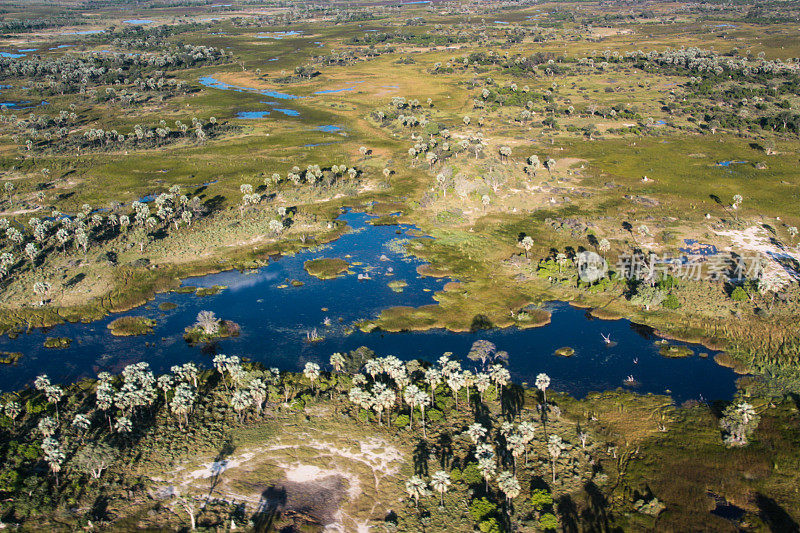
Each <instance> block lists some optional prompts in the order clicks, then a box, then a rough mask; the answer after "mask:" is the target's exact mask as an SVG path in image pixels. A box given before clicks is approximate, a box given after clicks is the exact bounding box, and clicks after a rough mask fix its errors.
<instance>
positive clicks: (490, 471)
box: [478, 452, 497, 490]
mask: <svg viewBox="0 0 800 533" xmlns="http://www.w3.org/2000/svg"><path fill="white" fill-rule="evenodd" d="M478 468H479V469H480V471H481V474H483V480H484V482H485V483H486V489H487V490H488V489H489V480H491V479H492V478H493V477H494V475H495V473H496V472H497V466H496V465H495V462H494V452H492V454H491V455H482V456H480V457H478Z"/></svg>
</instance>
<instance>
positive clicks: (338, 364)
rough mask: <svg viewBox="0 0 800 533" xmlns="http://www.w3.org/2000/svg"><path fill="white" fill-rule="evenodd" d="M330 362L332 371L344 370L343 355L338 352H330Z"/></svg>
mask: <svg viewBox="0 0 800 533" xmlns="http://www.w3.org/2000/svg"><path fill="white" fill-rule="evenodd" d="M330 363H331V368H333V371H334V372H341V371H342V370H344V363H345V361H344V356H343V355H342V354H340V353H339V352H336V353H333V354H331V359H330Z"/></svg>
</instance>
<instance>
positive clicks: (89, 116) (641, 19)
mask: <svg viewBox="0 0 800 533" xmlns="http://www.w3.org/2000/svg"><path fill="white" fill-rule="evenodd" d="M0 15H2V18H1V19H0V52H3V53H2V54H0V55H1V56H2V57H0V85H2V87H0V100H2V102H4V103H3V104H2V111H0V194H1V195H2V197H1V198H0V225H2V227H1V228H0V247H1V248H2V249H1V250H0V329H2V331H3V333H4V335H8V336H9V337H10V338H12V339H13V338H16V337H18V336H20V335H25V334H26V332H28V331H31V330H33V329H36V328H47V327H52V326H56V325H58V324H62V323H64V322H82V323H86V326H87V328H91V327H92V322H94V321H96V320H98V319H100V318H102V317H105V316H107V315H109V314H113V313H121V312H124V311H129V310H132V309H134V308H136V307H140V306H143V305H145V304H147V302H149V301H150V300H151V299H153V298H154V296H155V295H156V294H158V293H164V292H170V291H174V292H175V293H176V294H175V296H178V295H179V293H189V292H193V293H195V294H196V295H197V296H198V297H201V296H202V297H206V298H209V301H211V302H213V296H214V295H215V294H217V293H219V292H220V291H225V290H228V289H227V288H225V287H222V286H214V287H200V288H197V287H189V286H182V285H181V280H183V279H185V278H187V277H192V276H200V275H204V274H210V273H218V272H224V271H228V270H240V271H242V272H245V271H254V270H255V269H258V268H259V267H263V266H265V265H268V264H270V263H271V262H274V261H280V257H281V256H283V255H291V254H294V253H297V252H299V251H301V250H304V249H319V247H321V246H323V245H325V244H326V243H329V242H332V241H334V240H336V239H338V238H340V237H343V236H345V235H346V234H348V233H350V232H351V229H352V228H349V227H347V225H346V224H344V223H342V221H341V220H337V218H338V217H339V215H340V213H341V210H342V209H343V208H351V209H355V210H359V211H365V212H368V213H370V214H372V215H374V216H375V218H373V219H372V220H371V222H370V223H371V224H372V225H373V226H388V227H393V226H398V233H399V232H400V229H399V227H400V226H408V225H413V226H414V227H415V228H416V233H415V234H416V235H418V236H419V238H415V239H412V240H410V241H409V242H407V243H404V248H403V249H404V251H405V252H406V253H408V254H413V255H415V256H417V257H419V258H422V259H424V260H425V261H427V263H426V264H425V265H421V266H420V267H419V268H418V269H417V272H418V274H419V275H420V276H426V277H436V278H448V280H447V283H444V284H443V285H442V288H441V290H439V291H438V292H435V294H434V295H433V298H434V301H435V303H434V304H429V305H424V306H420V307H412V306H400V307H391V308H386V309H383V310H382V311H380V312H379V313H377V314H375V315H374V316H366V317H364V318H363V319H362V320H359V321H357V322H356V323H353V324H346V325H344V327H346V328H349V330H353V331H355V330H356V329H357V330H360V332H365V333H366V332H385V333H386V334H387V335H388V334H390V333H391V332H408V331H425V330H431V329H436V328H444V329H448V330H450V331H454V332H476V331H478V332H479V331H482V330H492V329H494V328H520V329H526V328H535V327H541V326H545V325H546V324H548V323H550V320H551V316H550V313H549V312H548V310H547V303H548V302H551V301H556V300H559V301H568V302H570V303H571V304H572V305H574V306H575V307H578V308H582V309H586V310H587V313H588V314H589V315H590V316H592V317H595V318H596V319H598V320H606V319H607V320H613V319H619V318H627V319H629V320H631V321H632V322H634V323H636V324H641V325H646V326H650V327H652V328H654V330H655V331H657V332H658V333H659V334H660V335H661V336H662V337H665V338H668V339H674V340H684V341H691V342H696V343H700V344H703V345H705V346H706V347H708V348H709V350H714V351H717V352H718V353H717V354H716V356H715V358H714V359H715V361H717V363H719V364H721V365H723V366H727V367H730V368H733V369H734V370H735V372H736V373H737V374H740V375H741V377H740V378H739V379H738V381H737V392H736V394H735V396H734V397H733V398H727V399H725V400H724V401H715V400H718V399H704V400H703V401H695V400H692V401H688V402H685V403H684V404H682V405H676V404H675V402H674V401H673V400H672V398H671V397H670V396H669V395H654V394H637V393H635V392H633V391H635V378H634V376H630V381H629V382H628V383H627V385H629V386H626V387H625V388H624V389H618V390H613V391H599V392H593V393H590V394H589V395H587V396H586V397H584V398H574V397H571V396H569V395H567V394H564V393H563V392H559V391H557V390H553V388H552V387H549V383H550V378H549V377H547V376H546V375H544V374H542V375H540V376H539V378H537V380H536V383H525V384H515V383H512V382H511V381H510V374H509V373H508V370H507V368H506V362H507V358H508V354H505V355H504V354H503V352H498V351H497V350H496V347H495V346H494V345H492V344H491V343H488V342H483V343H481V342H480V341H479V342H477V343H476V344H475V345H473V349H472V351H471V352H470V354H469V359H468V361H469V362H465V363H464V364H465V366H463V367H462V363H461V362H459V361H457V359H459V357H461V355H463V354H456V355H455V356H453V357H452V358H451V356H450V355H445V356H443V357H442V358H439V356H440V354H438V353H437V354H429V355H430V356H429V357H428V359H427V360H425V361H417V360H414V361H408V362H401V361H399V360H398V359H396V358H394V357H391V356H390V355H389V354H375V353H373V352H371V351H370V350H368V349H366V348H363V349H358V350H353V351H349V352H347V353H343V354H338V353H336V354H332V355H331V356H330V359H329V360H325V361H322V362H321V363H322V364H321V365H320V364H319V363H315V362H311V361H309V362H308V363H306V365H305V370H304V372H302V373H294V372H287V371H285V370H282V369H273V368H268V367H267V366H264V365H261V364H260V363H255V362H252V361H251V358H252V359H255V358H254V357H253V356H254V355H256V354H237V355H230V356H228V355H221V354H220V351H221V349H220V346H225V344H224V340H222V341H220V339H225V338H230V337H236V336H238V335H239V326H238V325H237V324H235V323H233V322H231V321H228V320H220V319H219V318H217V317H216V316H214V315H213V313H212V314H211V315H203V316H198V319H197V323H193V324H186V325H185V326H186V329H185V340H186V342H188V343H189V344H191V345H192V346H195V347H196V348H197V349H198V350H202V351H203V353H206V354H208V355H209V357H208V359H209V361H208V364H207V365H206V367H207V368H198V367H197V366H195V365H193V364H191V363H189V364H186V365H176V366H175V367H173V368H172V369H171V372H170V373H168V374H164V375H162V376H156V375H154V374H153V373H152V372H151V371H150V368H149V366H147V364H146V362H140V361H131V360H125V361H124V364H123V361H120V364H119V365H118V366H117V367H116V369H115V372H114V373H108V372H100V375H98V376H97V379H85V380H81V381H78V382H69V383H55V382H52V383H51V381H50V379H48V378H47V377H46V376H42V377H40V378H38V379H37V380H36V381H35V382H34V383H31V386H30V387H28V388H26V389H24V390H20V391H8V392H5V393H4V394H3V403H2V410H1V411H0V425H2V428H3V434H2V436H0V493H2V494H0V496H2V498H0V522H2V524H3V525H4V526H8V527H12V526H13V527H17V528H19V529H20V530H23V531H35V530H43V529H48V530H65V531H66V530H70V531H71V530H76V529H81V528H82V529H86V530H94V529H104V530H106V529H107V530H118V531H130V530H134V529H154V530H190V529H191V530H194V529H198V530H204V531H221V530H227V529H233V528H234V527H235V528H236V529H243V530H246V531H323V530H327V531H331V530H336V531H358V532H365V531H384V530H385V531H408V532H411V531H422V530H424V531H476V530H477V531H482V532H484V533H488V532H505V531H553V530H557V531H569V532H572V531H612V530H613V531H645V530H647V531H654V530H655V531H695V530H702V531H797V530H798V529H800V526H798V522H800V511H798V510H799V509H800V497H798V492H797V488H796V487H797V483H798V474H797V472H798V462H800V433H799V431H800V430H798V427H800V426H798V423H799V422H800V414H798V408H800V405H799V404H798V401H797V395H798V394H800V372H799V371H798V368H799V367H798V365H800V338H799V337H800V330H799V329H798V320H797V317H798V315H799V314H800V306H799V304H800V290H799V289H798V271H800V263H799V261H800V250H799V249H798V243H797V239H798V235H797V233H798V231H797V227H798V225H800V215H798V210H797V206H798V201H800V197H799V196H800V195H799V194H798V191H800V171H798V149H799V148H800V140H798V135H800V112H799V111H798V108H799V107H800V63H798V59H797V58H798V57H800V44H798V43H800V30H799V29H798V24H797V23H798V18H799V17H800V5H798V4H797V3H796V2H774V1H766V2H745V3H738V4H694V3H684V2H678V3H670V2H658V1H657V2H653V3H649V4H642V5H638V4H625V5H616V4H607V3H600V2H568V1H564V2H534V1H528V0H521V1H513V2H512V1H499V0H498V1H488V2H470V1H468V0H456V1H453V2H442V1H439V0H433V1H431V2H392V1H386V0H376V1H373V0H363V1H351V0H341V1H336V2H315V1H307V0H281V1H263V2H258V1H247V2H240V1H238V0H231V2H230V3H224V4H223V3H219V4H217V3H210V2H194V1H191V0H190V1H185V2H167V1H161V0H147V1H144V2H138V3H135V4H133V3H129V2H110V1H109V2H105V1H100V2H87V3H81V2H78V3H74V2H58V1H57V2H53V3H47V4H45V3H30V4H29V3H13V2H5V3H2V2H0ZM709 251H712V252H713V253H707V252H709ZM582 252H595V253H597V254H598V255H600V256H602V258H603V259H604V260H606V261H607V263H608V266H609V269H608V271H607V272H605V273H604V275H603V276H602V277H600V278H599V279H596V280H593V281H592V282H586V281H585V280H582V279H581V277H579V266H580V265H579V259H578V258H579V254H581V253H582ZM633 253H638V254H642V256H643V257H644V258H646V260H647V261H648V263H647V264H646V265H645V267H646V272H647V273H649V274H648V275H646V276H645V277H644V278H643V279H638V280H632V279H627V278H626V277H625V276H624V275H623V274H624V272H623V267H624V266H625V258H626V257H628V256H630V254H633ZM651 254H652V255H651ZM703 254H705V255H703ZM686 256H697V257H700V259H699V260H698V261H697V265H698V266H697V267H696V269H694V270H692V271H691V272H688V269H687V268H686V263H685V262H682V261H683V259H682V258H684V257H686ZM656 258H661V259H664V258H671V259H675V261H672V262H666V261H664V262H659V263H657V262H656V261H655V259H656ZM720 258H721V259H722V261H721V262H720V261H718V259H720ZM740 259H747V260H748V261H750V262H751V265H755V267H752V268H750V269H747V271H746V272H744V275H743V276H741V277H740V276H738V275H737V272H736V269H737V264H739V263H737V262H738V261H739V260H740ZM687 261H688V259H687ZM354 266H358V265H353V264H351V262H349V261H347V260H346V258H323V259H317V260H310V261H307V262H306V263H305V269H306V271H307V272H308V273H309V274H311V275H313V276H315V277H317V278H320V279H331V280H332V279H339V278H341V277H346V276H348V275H350V274H352V272H351V271H350V269H351V268H352V267H354ZM286 281H287V283H286V286H287V290H293V289H291V288H289V287H288V285H290V284H291V285H292V286H294V287H300V286H302V285H303V282H302V281H300V280H291V281H289V280H288V279H287V280H286ZM326 283H334V281H326ZM385 284H386V285H388V287H389V288H390V289H391V290H392V291H395V292H397V293H403V292H404V291H407V292H410V291H411V290H412V289H413V287H412V286H411V285H413V280H410V279H409V280H404V279H399V278H395V279H390V280H387V281H386V282H385ZM175 307H177V305H176V304H172V303H170V302H162V303H161V304H160V305H159V309H160V310H162V311H164V312H167V311H170V310H172V309H175ZM156 325H157V323H156V321H152V319H147V318H143V317H139V316H133V315H131V316H120V317H118V318H116V319H115V320H114V321H113V322H111V323H110V324H109V327H108V329H109V330H110V332H109V334H112V335H114V336H131V337H134V338H136V336H141V342H142V343H148V342H151V343H152V342H159V339H155V338H154V337H155V336H154V335H152V332H153V328H154V327H155V326H156ZM314 331H315V334H316V330H314ZM320 340H321V339H319V338H316V337H309V338H308V339H307V341H308V342H309V344H310V343H313V342H319V341H320ZM163 341H164V340H163V339H161V340H160V342H163ZM598 341H599V339H598ZM80 342H81V339H80V338H76V339H71V338H67V337H60V336H57V333H53V334H48V337H47V339H46V340H45V341H44V346H47V347H48V348H51V349H50V350H49V351H48V355H50V356H52V357H55V358H57V357H59V352H60V351H61V353H63V349H65V348H68V347H69V346H71V345H72V344H73V343H77V344H78V345H79V344H80ZM608 342H609V343H610V339H609V341H608ZM560 345H561V346H563V348H560V349H559V350H557V352H556V354H552V353H548V354H543V355H544V356H546V357H557V356H560V357H563V358H565V359H568V360H569V361H571V362H574V363H575V364H580V355H581V354H577V355H576V354H575V350H574V349H573V348H571V347H570V345H571V339H569V338H565V339H563V341H562V342H561V343H560ZM510 351H512V350H510ZM660 352H661V355H662V356H663V357H668V358H674V359H686V358H693V357H697V358H700V357H707V354H705V353H695V352H694V351H693V350H691V349H688V348H685V347H683V346H682V345H680V346H679V345H672V344H669V343H666V341H664V343H663V344H661V345H660ZM3 353H4V355H3V358H2V364H3V367H2V368H0V371H3V370H4V369H6V368H8V369H12V368H13V366H14V365H16V364H20V362H24V361H25V357H26V354H25V353H21V352H3ZM636 355H637V354H633V356H634V357H636ZM510 357H514V354H513V351H512V353H511V355H510ZM6 365H8V366H6ZM690 378H693V377H687V379H690ZM705 400H708V401H705Z"/></svg>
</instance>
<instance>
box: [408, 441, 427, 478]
mask: <svg viewBox="0 0 800 533" xmlns="http://www.w3.org/2000/svg"><path fill="white" fill-rule="evenodd" d="M429 456H430V448H429V447H428V441H426V440H424V439H420V440H419V441H417V444H416V446H414V451H413V453H412V461H413V462H414V474H416V475H418V476H427V475H428V457H429Z"/></svg>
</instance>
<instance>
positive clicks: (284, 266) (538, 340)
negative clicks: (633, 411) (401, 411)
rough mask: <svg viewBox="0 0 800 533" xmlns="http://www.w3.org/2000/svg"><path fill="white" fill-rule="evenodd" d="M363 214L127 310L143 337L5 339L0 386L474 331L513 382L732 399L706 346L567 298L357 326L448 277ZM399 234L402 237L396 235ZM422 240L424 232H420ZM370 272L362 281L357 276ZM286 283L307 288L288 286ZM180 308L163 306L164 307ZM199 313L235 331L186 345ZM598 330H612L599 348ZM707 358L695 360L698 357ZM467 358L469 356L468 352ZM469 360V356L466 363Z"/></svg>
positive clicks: (56, 332) (90, 327)
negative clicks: (545, 377)
mask: <svg viewBox="0 0 800 533" xmlns="http://www.w3.org/2000/svg"><path fill="white" fill-rule="evenodd" d="M369 218H370V216H369V215H366V214H363V213H355V212H345V213H343V214H342V215H341V217H340V220H341V221H344V222H346V223H347V224H348V225H350V226H351V227H352V228H353V231H351V232H349V233H347V234H345V235H343V236H342V237H341V238H339V239H338V240H336V241H334V242H332V243H330V244H328V245H326V246H324V247H321V248H319V249H313V250H305V251H303V252H300V253H298V254H295V255H293V256H286V257H283V258H280V259H279V260H276V261H273V262H271V263H270V264H269V265H267V266H264V267H262V268H260V269H257V270H253V271H248V272H239V271H227V272H221V273H218V274H211V275H207V276H202V277H197V278H190V279H187V280H184V285H186V286H196V287H211V286H214V285H224V286H227V287H228V288H227V289H225V290H222V291H221V292H219V293H218V294H215V295H211V296H197V295H195V294H194V293H165V294H159V295H157V296H156V298H155V300H154V301H152V302H150V303H149V304H147V305H145V306H142V307H140V308H137V309H134V310H132V311H130V312H128V313H125V314H126V315H139V316H146V317H151V318H154V319H156V321H157V325H156V326H155V329H154V332H153V333H152V334H150V335H145V336H139V337H115V336H113V335H111V333H110V331H109V330H108V329H107V325H108V324H109V323H110V322H111V321H112V320H114V319H115V318H118V316H119V315H115V316H111V317H107V318H105V319H103V320H100V321H97V322H93V323H90V324H63V325H59V326H55V327H53V328H49V329H48V330H47V331H44V330H35V331H31V332H29V333H27V334H23V335H20V336H19V337H18V338H16V339H11V338H9V337H2V338H0V350H4V351H15V352H22V353H23V354H24V355H23V357H22V358H21V359H20V361H19V362H18V363H17V364H16V365H10V366H5V367H3V368H1V369H0V372H2V375H3V377H4V379H3V380H2V387H0V388H2V389H3V390H14V389H18V388H20V387H23V386H25V385H27V384H29V383H31V382H32V380H33V379H34V378H35V376H36V375H38V374H41V373H46V374H48V375H49V376H50V378H51V379H52V380H53V381H54V382H56V383H58V382H62V383H66V382H71V381H74V380H77V379H80V378H81V377H87V376H89V377H92V376H95V375H96V374H97V372H100V371H103V370H107V371H111V372H119V371H120V370H121V369H122V367H123V366H124V365H126V364H129V363H132V362H136V361H148V362H149V363H150V365H151V367H152V368H153V369H154V370H155V371H156V372H166V371H168V370H169V368H170V366H171V365H173V364H177V363H183V362H186V361H194V362H197V363H199V364H202V365H203V366H205V367H210V366H211V358H212V356H213V355H214V354H216V353H225V354H228V355H239V356H241V357H245V358H249V359H251V360H253V361H260V362H262V363H264V364H265V365H267V366H276V367H279V368H281V369H284V370H300V369H302V368H303V366H304V365H305V363H306V362H307V361H316V362H319V363H322V364H324V365H327V362H328V358H329V356H330V354H331V353H333V352H336V351H347V350H352V349H355V348H357V347H359V346H362V345H363V346H367V347H369V348H371V349H373V350H375V352H377V353H378V354H380V355H389V354H392V355H396V356H398V357H400V358H401V359H412V358H422V359H427V360H431V361H433V360H435V359H436V358H438V357H439V356H440V355H441V354H442V353H444V352H446V351H450V352H453V353H454V354H455V356H456V357H464V358H465V356H466V354H467V352H468V351H469V348H470V346H471V345H472V343H473V342H474V341H475V340H477V339H487V340H490V341H492V342H494V343H495V344H496V345H497V348H498V349H499V350H506V351H508V352H509V354H510V358H509V369H510V370H511V373H512V376H513V377H514V379H515V381H518V382H528V383H533V381H534V380H535V376H536V374H538V373H539V372H546V373H548V374H549V375H550V376H551V378H552V387H553V388H554V389H556V390H561V391H565V392H569V393H572V394H574V395H577V396H583V395H585V394H586V393H587V392H589V391H593V390H607V389H614V388H617V387H621V386H631V385H629V384H627V383H626V382H625V380H626V378H627V377H628V376H633V377H634V378H635V381H636V385H635V386H632V388H633V389H634V390H636V391H638V392H641V393H658V394H661V393H668V394H671V395H672V396H673V398H674V399H675V400H676V401H679V402H682V401H685V400H688V399H698V400H702V399H706V400H715V399H729V398H731V397H732V395H733V393H734V391H735V380H736V377H737V376H736V374H735V373H734V372H733V371H731V370H730V369H728V368H724V367H721V366H719V365H717V364H716V363H714V362H713V360H712V357H713V355H714V353H713V352H710V351H709V350H706V349H705V348H703V347H702V346H697V345H687V344H685V343H673V344H681V345H687V346H689V347H691V348H692V349H693V350H694V352H695V355H694V356H691V357H687V358H683V359H669V358H665V357H662V356H661V355H659V353H658V346H657V345H656V341H657V340H658V338H657V337H655V336H654V335H653V333H652V332H651V331H650V330H649V329H648V328H645V327H642V326H637V325H635V324H632V323H630V322H629V321H627V320H614V321H604V320H598V319H593V318H591V317H590V316H588V315H587V314H586V312H585V311H584V310H581V309H577V308H573V307H571V306H569V305H567V304H564V303H556V304H552V305H550V306H549V307H548V310H549V311H550V312H551V313H552V322H551V323H550V324H549V325H547V326H544V327H540V328H533V329H526V330H519V329H516V328H507V329H495V330H485V331H480V332H476V333H452V332H448V331H444V330H431V331H426V332H404V333H383V332H372V333H362V332H360V331H358V330H356V331H355V332H351V329H352V328H351V327H350V326H351V325H352V323H353V322H354V321H356V320H359V319H362V318H370V317H374V316H376V315H377V314H378V313H379V312H380V311H381V310H382V309H385V308H387V307H391V306H395V305H410V306H420V305H425V304H430V303H434V300H433V295H434V292H435V291H437V290H440V289H441V288H442V286H443V285H444V283H446V282H447V281H448V280H446V279H436V278H430V277H421V276H419V275H418V274H417V271H416V269H417V267H418V266H419V265H420V264H422V262H421V261H419V260H417V259H416V258H414V257H410V256H408V255H407V254H405V253H404V249H403V243H404V241H405V239H409V238H413V237H412V236H411V235H410V234H409V232H410V231H412V230H414V229H415V228H413V227H412V226H372V225H371V224H368V223H367V221H368V220H369ZM398 231H399V233H398ZM423 238H424V237H423ZM321 257H339V258H342V259H345V260H346V261H348V262H349V263H350V264H351V265H352V266H351V269H350V272H349V273H347V274H345V275H343V276H341V277H339V278H336V279H332V280H319V279H317V278H314V277H312V276H310V275H308V274H307V273H306V272H305V270H304V269H303V263H304V262H305V261H307V260H309V259H315V258H321ZM364 278H368V279H364ZM291 280H298V281H300V282H302V283H303V284H302V285H301V286H294V285H292V284H291V283H290V281H291ZM394 280H402V281H405V282H406V283H407V284H408V286H407V287H405V288H404V289H403V290H402V292H395V291H394V290H392V289H391V288H390V287H389V286H388V283H389V282H391V281H394ZM164 302H171V303H174V304H176V306H177V307H175V308H174V309H172V310H169V311H160V310H159V309H158V306H159V304H161V303H164ZM201 310H211V311H214V312H215V313H216V314H217V315H218V316H219V317H221V318H223V319H227V320H233V321H234V322H236V323H238V324H239V325H240V326H241V335H240V336H239V337H235V338H228V339H223V340H220V341H218V342H217V343H214V344H213V345H208V346H189V345H188V344H187V343H186V342H185V341H184V340H183V338H182V334H183V331H184V328H185V327H186V326H187V325H191V324H192V323H193V322H194V320H195V317H196V315H197V313H198V312H199V311H201ZM315 328H316V330H317V332H318V333H319V334H320V335H321V336H322V337H323V340H321V341H318V342H308V341H307V339H306V335H307V332H309V331H312V330H314V329H315ZM601 334H605V335H609V334H610V336H611V339H612V340H613V341H614V343H613V344H612V345H606V344H605V342H604V341H603V338H602V336H601ZM55 336H63V337H69V338H72V339H73V343H72V345H71V346H70V347H68V348H65V349H48V348H44V346H43V342H44V340H45V338H47V337H55ZM562 346H570V347H572V348H574V349H575V355H574V356H572V357H569V358H562V357H558V356H556V355H554V351H555V350H556V349H557V348H560V347H562ZM703 352H705V353H708V354H709V357H707V358H704V357H700V356H699V354H700V353H703ZM465 361H466V359H465ZM466 363H469V361H466Z"/></svg>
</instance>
